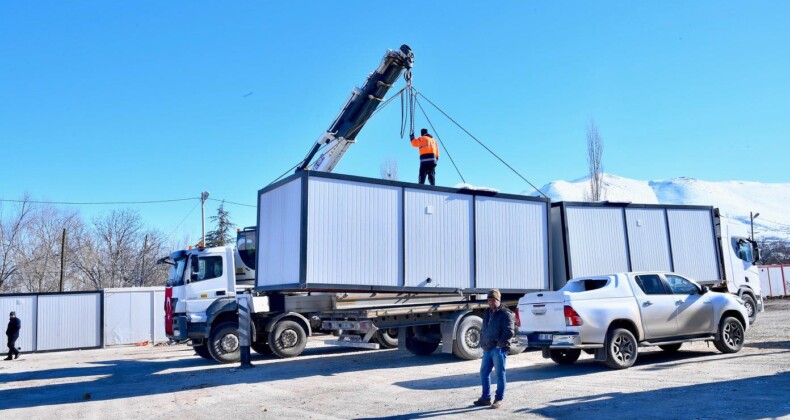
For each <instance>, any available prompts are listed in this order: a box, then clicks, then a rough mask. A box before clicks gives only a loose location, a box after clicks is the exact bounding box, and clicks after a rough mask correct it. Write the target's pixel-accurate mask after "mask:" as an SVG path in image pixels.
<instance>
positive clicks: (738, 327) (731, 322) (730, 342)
mask: <svg viewBox="0 0 790 420" xmlns="http://www.w3.org/2000/svg"><path fill="white" fill-rule="evenodd" d="M743 336H744V333H743V324H741V321H738V318H735V317H732V316H728V317H725V318H724V319H722V320H721V323H719V335H718V338H716V339H715V340H714V341H713V345H715V346H716V348H717V349H718V350H719V351H720V352H722V353H737V352H739V351H740V350H741V348H742V347H743Z"/></svg>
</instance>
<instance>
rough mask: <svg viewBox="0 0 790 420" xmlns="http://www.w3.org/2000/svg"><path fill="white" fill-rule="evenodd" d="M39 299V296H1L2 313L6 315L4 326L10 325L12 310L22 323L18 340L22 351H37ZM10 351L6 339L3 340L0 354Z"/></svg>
mask: <svg viewBox="0 0 790 420" xmlns="http://www.w3.org/2000/svg"><path fill="white" fill-rule="evenodd" d="M37 301H38V297H37V296H0V314H1V315H2V316H3V317H4V318H2V319H3V320H4V323H3V324H2V325H3V326H6V325H8V318H7V317H8V314H9V313H11V311H14V312H16V317H17V318H19V321H20V322H21V323H22V329H21V330H20V331H19V338H18V339H17V340H16V346H17V347H21V348H22V351H23V352H25V351H36V314H37V312H38V311H37V310H36V304H37ZM7 351H8V347H6V341H3V342H2V347H0V352H2V353H0V354H5V353H6V352H7Z"/></svg>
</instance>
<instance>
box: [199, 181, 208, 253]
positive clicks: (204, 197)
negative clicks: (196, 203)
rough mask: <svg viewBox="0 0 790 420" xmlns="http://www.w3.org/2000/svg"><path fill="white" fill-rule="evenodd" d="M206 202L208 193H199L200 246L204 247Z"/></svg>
mask: <svg viewBox="0 0 790 420" xmlns="http://www.w3.org/2000/svg"><path fill="white" fill-rule="evenodd" d="M206 200H208V191H203V192H202V193H200V214H201V226H202V232H203V240H201V241H200V242H201V245H203V246H206Z"/></svg>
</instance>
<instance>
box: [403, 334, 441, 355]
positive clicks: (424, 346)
mask: <svg viewBox="0 0 790 420" xmlns="http://www.w3.org/2000/svg"><path fill="white" fill-rule="evenodd" d="M437 348H439V340H436V341H433V340H432V341H426V340H420V339H418V338H417V337H415V336H414V327H410V328H409V329H408V330H407V331H406V350H408V351H409V352H410V353H411V354H414V355H417V356H428V355H429V354H431V353H433V352H435V351H436V349H437Z"/></svg>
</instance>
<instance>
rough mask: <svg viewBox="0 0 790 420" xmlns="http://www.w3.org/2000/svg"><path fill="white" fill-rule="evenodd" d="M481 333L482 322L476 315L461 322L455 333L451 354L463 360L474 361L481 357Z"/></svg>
mask: <svg viewBox="0 0 790 420" xmlns="http://www.w3.org/2000/svg"><path fill="white" fill-rule="evenodd" d="M482 333H483V320H482V319H481V318H480V317H479V316H477V315H469V316H467V317H466V318H464V319H462V320H461V323H459V324H458V329H457V330H456V331H455V341H454V342H453V354H454V355H455V357H457V358H459V359H463V360H476V359H479V358H481V357H483V348H482V347H480V338H481V337H482Z"/></svg>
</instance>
